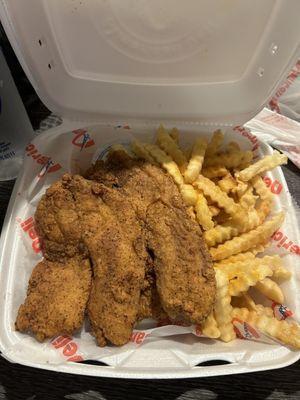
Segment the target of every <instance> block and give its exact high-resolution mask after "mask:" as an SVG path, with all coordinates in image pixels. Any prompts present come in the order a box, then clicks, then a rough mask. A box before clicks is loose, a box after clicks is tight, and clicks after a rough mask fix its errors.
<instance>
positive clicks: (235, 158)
mask: <svg viewBox="0 0 300 400" xmlns="http://www.w3.org/2000/svg"><path fill="white" fill-rule="evenodd" d="M243 157H244V152H243V151H232V152H230V153H222V154H218V155H215V156H211V157H207V158H205V160H204V166H205V167H211V166H223V167H225V168H228V169H230V168H237V167H238V166H239V165H240V164H241V163H242V160H243Z"/></svg>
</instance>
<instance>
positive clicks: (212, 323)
mask: <svg viewBox="0 0 300 400" xmlns="http://www.w3.org/2000/svg"><path fill="white" fill-rule="evenodd" d="M201 328H202V332H203V334H204V335H205V336H207V337H209V338H211V339H217V338H218V337H220V335H221V332H220V330H219V328H218V324H217V321H216V319H215V317H214V314H213V312H211V313H210V314H209V316H208V317H207V318H206V319H205V321H204V322H203V323H202V324H201Z"/></svg>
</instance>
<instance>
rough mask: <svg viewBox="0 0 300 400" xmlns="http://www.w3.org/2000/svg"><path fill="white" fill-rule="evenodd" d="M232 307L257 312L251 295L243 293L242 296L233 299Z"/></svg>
mask: <svg viewBox="0 0 300 400" xmlns="http://www.w3.org/2000/svg"><path fill="white" fill-rule="evenodd" d="M231 305H232V306H233V307H240V308H242V307H246V308H248V310H253V311H256V304H255V302H254V300H253V299H252V297H251V296H250V294H249V293H247V292H243V293H241V294H240V296H235V297H232V298H231Z"/></svg>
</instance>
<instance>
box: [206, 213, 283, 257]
mask: <svg viewBox="0 0 300 400" xmlns="http://www.w3.org/2000/svg"><path fill="white" fill-rule="evenodd" d="M283 220H284V213H283V212H280V213H278V214H276V215H274V217H273V218H272V219H270V220H269V221H266V222H264V223H263V224H262V225H260V226H258V227H257V228H255V229H253V230H251V231H250V232H247V233H243V234H242V235H241V236H237V237H235V238H233V239H232V240H228V241H227V242H225V243H224V244H220V245H219V246H218V247H212V248H210V254H211V256H212V258H213V260H223V259H224V258H227V257H230V256H232V255H234V254H238V253H241V252H243V251H247V250H249V249H251V248H252V247H255V246H257V245H259V244H261V243H264V242H266V241H267V240H268V239H269V238H270V237H271V236H272V235H273V233H274V232H276V230H277V229H278V228H279V227H280V226H281V224H282V223H283Z"/></svg>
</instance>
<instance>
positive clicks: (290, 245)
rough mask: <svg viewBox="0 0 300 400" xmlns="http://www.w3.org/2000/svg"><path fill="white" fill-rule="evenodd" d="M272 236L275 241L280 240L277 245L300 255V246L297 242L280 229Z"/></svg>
mask: <svg viewBox="0 0 300 400" xmlns="http://www.w3.org/2000/svg"><path fill="white" fill-rule="evenodd" d="M271 238H272V239H273V240H274V241H275V242H278V243H277V244H276V247H278V248H280V247H282V248H283V249H285V250H287V251H289V252H290V253H293V254H297V255H300V246H298V245H297V244H295V243H294V242H293V241H292V240H290V239H289V238H288V237H287V236H286V235H285V234H284V233H283V232H282V231H280V230H278V231H276V232H275V233H273V235H272V236H271Z"/></svg>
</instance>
